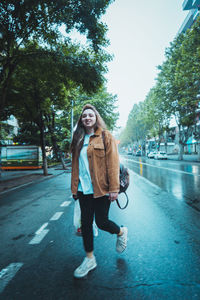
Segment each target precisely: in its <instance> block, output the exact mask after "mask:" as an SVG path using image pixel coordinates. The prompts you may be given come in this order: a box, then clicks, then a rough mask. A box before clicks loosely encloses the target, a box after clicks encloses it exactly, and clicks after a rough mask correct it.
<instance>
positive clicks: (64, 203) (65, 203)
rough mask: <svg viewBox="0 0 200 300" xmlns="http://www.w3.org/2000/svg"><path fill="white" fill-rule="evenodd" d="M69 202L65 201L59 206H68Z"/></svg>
mask: <svg viewBox="0 0 200 300" xmlns="http://www.w3.org/2000/svg"><path fill="white" fill-rule="evenodd" d="M70 203H71V201H65V202H63V203H62V204H61V205H60V206H68V205H69V204H70Z"/></svg>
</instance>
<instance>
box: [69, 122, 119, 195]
mask: <svg viewBox="0 0 200 300" xmlns="http://www.w3.org/2000/svg"><path fill="white" fill-rule="evenodd" d="M104 133H105V134H104V140H105V148H104V143H103V139H102V129H101V128H98V129H97V130H96V132H95V133H94V135H92V136H91V137H90V141H89V145H88V149H87V156H88V161H89V169H90V176H91V179H92V185H93V190H94V198H98V197H101V196H104V195H106V194H108V193H111V192H119V154H118V148H117V144H116V141H115V139H114V137H113V136H112V134H111V133H110V132H109V131H108V130H105V131H104ZM78 183H79V158H78V156H77V155H76V154H74V155H72V176H71V191H72V194H73V195H76V194H77V191H78Z"/></svg>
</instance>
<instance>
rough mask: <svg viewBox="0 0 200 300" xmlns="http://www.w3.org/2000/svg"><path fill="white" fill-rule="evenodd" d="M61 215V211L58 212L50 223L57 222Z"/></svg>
mask: <svg viewBox="0 0 200 300" xmlns="http://www.w3.org/2000/svg"><path fill="white" fill-rule="evenodd" d="M62 214H63V211H59V212H56V213H55V214H54V215H53V217H52V218H51V219H50V221H56V220H58V219H59V218H60V217H61V216H62Z"/></svg>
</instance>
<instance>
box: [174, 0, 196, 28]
mask: <svg viewBox="0 0 200 300" xmlns="http://www.w3.org/2000/svg"><path fill="white" fill-rule="evenodd" d="M182 7H183V10H188V11H189V12H188V14H187V16H186V18H185V20H184V22H183V24H182V25H181V27H180V29H179V31H178V34H179V33H184V32H186V30H187V29H188V28H190V27H191V26H192V25H193V23H194V22H195V20H196V19H197V18H198V16H199V15H200V0H184V1H183V4H182Z"/></svg>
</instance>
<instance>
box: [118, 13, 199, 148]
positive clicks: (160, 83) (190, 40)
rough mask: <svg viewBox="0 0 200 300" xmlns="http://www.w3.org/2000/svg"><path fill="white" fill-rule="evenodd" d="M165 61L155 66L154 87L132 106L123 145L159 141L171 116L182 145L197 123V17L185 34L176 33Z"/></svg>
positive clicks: (197, 127) (196, 129)
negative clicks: (175, 123) (145, 138)
mask: <svg viewBox="0 0 200 300" xmlns="http://www.w3.org/2000/svg"><path fill="white" fill-rule="evenodd" d="M165 56H166V60H165V61H164V62H163V64H162V65H161V66H159V67H158V69H159V74H158V77H157V80H156V84H155V86H154V87H153V88H152V89H151V90H150V91H149V93H148V95H147V96H146V98H145V100H144V103H143V104H139V105H134V106H133V109H132V111H131V112H130V114H129V118H128V122H127V125H126V128H125V130H124V132H123V133H122V138H121V139H122V141H123V143H124V144H129V143H133V142H135V141H138V140H139V139H142V138H143V135H146V137H147V138H151V137H156V138H158V139H159V140H160V138H161V137H162V138H163V135H164V133H166V132H168V131H169V123H170V119H171V117H173V116H174V117H175V119H176V122H177V125H178V127H179V133H180V134H179V143H180V144H183V145H184V144H185V143H186V141H187V139H188V138H189V136H190V135H191V134H192V131H193V132H194V130H195V136H197V138H198V136H199V137H200V134H199V133H198V130H200V129H199V126H196V122H197V120H198V118H197V114H198V110H197V107H198V101H199V100H198V99H197V95H198V94H200V80H199V74H200V17H199V18H198V20H197V21H196V22H195V23H194V25H193V26H192V28H191V29H189V30H188V31H187V32H186V33H185V34H181V35H179V36H177V37H176V38H175V39H174V41H173V42H172V43H171V44H170V47H169V48H167V49H166V52H165Z"/></svg>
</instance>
